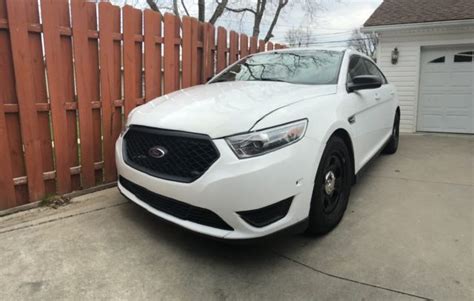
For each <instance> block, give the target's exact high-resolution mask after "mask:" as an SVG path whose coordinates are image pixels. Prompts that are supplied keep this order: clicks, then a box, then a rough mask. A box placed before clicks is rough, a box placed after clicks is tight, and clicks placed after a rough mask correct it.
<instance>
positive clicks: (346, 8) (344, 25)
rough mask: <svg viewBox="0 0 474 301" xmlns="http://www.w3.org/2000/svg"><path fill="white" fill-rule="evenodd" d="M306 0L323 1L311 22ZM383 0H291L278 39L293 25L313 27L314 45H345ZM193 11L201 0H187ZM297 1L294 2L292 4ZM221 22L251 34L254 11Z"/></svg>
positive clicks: (141, 3)
mask: <svg viewBox="0 0 474 301" xmlns="http://www.w3.org/2000/svg"><path fill="white" fill-rule="evenodd" d="M157 1H158V2H159V3H160V2H161V4H162V5H163V6H165V7H171V4H170V3H171V1H170V0H157ZM254 1H255V0H239V1H233V2H232V0H231V1H230V3H232V7H239V5H241V3H245V2H247V3H250V4H251V3H252V2H254ZM304 1H318V2H321V7H322V8H321V9H319V10H317V12H316V13H315V17H314V20H313V21H312V22H309V18H307V17H306V15H305V9H304V7H303V5H301V3H302V2H304ZM382 1H383V0H290V4H289V5H288V6H287V7H285V8H284V11H283V13H282V15H281V17H280V19H279V20H278V23H277V26H276V27H275V29H274V31H273V34H274V38H273V39H272V40H273V41H274V42H283V43H284V42H285V36H286V33H287V31H288V30H290V29H292V28H299V27H300V26H301V27H304V28H306V27H309V28H310V31H311V32H312V37H311V43H313V44H314V45H319V44H323V45H325V46H330V45H332V46H344V45H345V44H346V40H347V39H350V37H351V32H352V30H353V29H355V28H359V27H360V26H362V24H363V23H364V22H365V21H366V20H367V19H368V18H369V16H370V15H371V14H372V13H373V11H374V10H375V9H376V8H377V7H378V6H379V5H380V4H381V3H382ZM111 2H115V3H116V4H124V3H127V2H128V4H132V5H134V6H137V7H141V8H144V7H147V5H146V1H145V0H112V1H111ZM184 3H185V4H186V6H187V8H188V10H189V12H190V14H191V15H194V16H196V15H197V0H184ZM206 4H207V11H208V12H207V14H206V18H209V17H210V15H211V13H212V11H213V9H214V5H215V1H214V0H207V1H206ZM291 4H293V5H291ZM270 22H271V16H267V17H264V19H263V20H262V26H261V35H260V38H263V37H264V36H265V34H266V30H267V29H268V26H269V24H270ZM216 25H217V26H224V27H226V28H227V29H232V30H235V31H238V32H244V33H246V34H249V35H250V34H251V32H252V26H253V17H252V16H251V15H250V14H247V15H245V16H244V17H242V15H241V14H234V13H225V14H224V15H222V16H221V18H220V19H219V20H218V22H217V24H216Z"/></svg>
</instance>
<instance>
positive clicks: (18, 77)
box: [7, 0, 45, 200]
mask: <svg viewBox="0 0 474 301" xmlns="http://www.w3.org/2000/svg"><path fill="white" fill-rule="evenodd" d="M29 2H31V3H30V4H31V5H32V7H35V6H36V7H37V3H36V2H35V1H29ZM7 11H8V15H9V16H10V18H9V20H8V21H9V27H10V33H11V34H10V40H11V45H12V53H13V62H14V68H15V82H16V92H17V97H18V104H19V109H20V111H21V114H20V121H21V125H22V126H21V135H22V139H23V145H24V149H25V163H26V174H27V177H28V192H29V198H30V199H32V200H39V199H40V198H42V197H43V196H44V195H45V185H44V181H43V165H42V162H43V160H42V148H41V139H40V130H39V127H38V125H39V120H38V113H37V111H36V105H35V101H36V99H37V98H36V96H37V95H36V93H35V92H36V91H35V89H33V88H32V87H31V85H32V84H35V83H37V84H39V83H38V79H36V78H35V75H34V70H33V68H35V64H34V63H33V54H32V52H33V51H34V50H36V49H32V47H31V44H30V42H31V39H30V37H29V32H28V23H29V20H28V12H29V10H28V8H27V3H26V1H16V0H7ZM36 11H37V10H36ZM12 16H14V17H12Z"/></svg>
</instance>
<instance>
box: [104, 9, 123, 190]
mask: <svg viewBox="0 0 474 301" xmlns="http://www.w3.org/2000/svg"><path fill="white" fill-rule="evenodd" d="M99 28H100V31H99V41H100V48H99V51H100V70H101V72H100V87H101V92H102V95H101V96H102V127H103V129H102V135H103V152H104V181H105V182H112V181H115V180H116V179H117V170H116V167H115V153H114V152H115V148H114V145H115V141H116V140H117V138H118V136H119V134H120V131H121V128H122V112H121V111H122V105H123V101H122V100H121V97H122V95H121V76H122V75H121V67H122V65H121V45H120V43H121V41H120V40H116V38H115V37H116V36H117V35H118V34H119V33H120V8H119V7H117V6H113V5H111V4H110V3H107V2H101V3H99ZM118 99H120V100H121V102H120V103H116V100H118Z"/></svg>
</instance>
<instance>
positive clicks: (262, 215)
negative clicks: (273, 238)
mask: <svg viewBox="0 0 474 301" xmlns="http://www.w3.org/2000/svg"><path fill="white" fill-rule="evenodd" d="M292 201H293V197H291V198H287V199H285V200H283V201H280V202H278V203H275V204H272V205H269V206H266V207H263V208H259V209H255V210H249V211H241V212H237V213H238V214H239V215H240V217H242V218H243V219H244V220H245V221H246V222H247V223H249V224H250V225H252V226H254V227H257V228H261V227H264V226H267V225H270V224H272V223H274V222H276V221H278V220H280V219H282V218H284V217H285V216H286V214H287V213H288V211H289V210H290V206H291V202H292Z"/></svg>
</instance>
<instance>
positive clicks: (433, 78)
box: [421, 72, 450, 88]
mask: <svg viewBox="0 0 474 301" xmlns="http://www.w3.org/2000/svg"><path fill="white" fill-rule="evenodd" d="M449 76H450V74H449V73H441V72H440V73H432V72H430V73H425V74H424V76H423V79H422V81H421V83H422V85H423V87H424V88H439V87H444V86H446V85H447V82H448V81H449Z"/></svg>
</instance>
